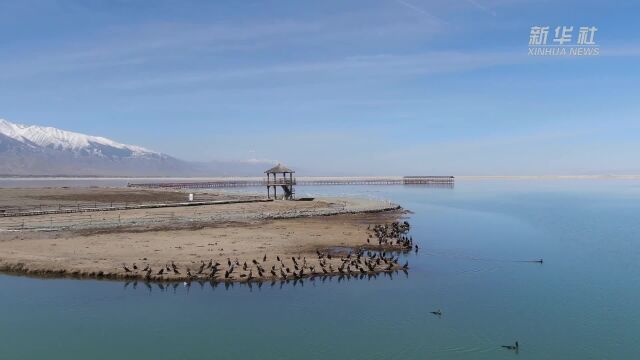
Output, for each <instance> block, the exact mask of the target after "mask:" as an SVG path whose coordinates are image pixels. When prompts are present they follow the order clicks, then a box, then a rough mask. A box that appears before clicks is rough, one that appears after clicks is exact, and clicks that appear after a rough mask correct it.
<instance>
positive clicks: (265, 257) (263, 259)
mask: <svg viewBox="0 0 640 360" xmlns="http://www.w3.org/2000/svg"><path fill="white" fill-rule="evenodd" d="M265 261H267V254H264V257H263V258H262V262H265Z"/></svg>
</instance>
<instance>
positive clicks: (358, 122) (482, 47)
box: [0, 0, 640, 175]
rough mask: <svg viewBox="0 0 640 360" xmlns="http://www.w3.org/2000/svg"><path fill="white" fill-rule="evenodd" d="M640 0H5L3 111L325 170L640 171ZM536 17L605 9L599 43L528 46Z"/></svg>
mask: <svg viewBox="0 0 640 360" xmlns="http://www.w3.org/2000/svg"><path fill="white" fill-rule="evenodd" d="M639 12H640V3H637V2H635V4H634V3H633V2H624V3H623V2H615V3H614V2H607V1H505V0H460V1H458V0H442V1H426V0H367V1H345V0H338V1H327V0H323V1H237V0H236V1H179V2H178V1H161V0H160V1H124V0H120V1H118V0H114V1H103V2H101V1H62V0H60V1H0V118H5V119H7V120H10V121H14V122H18V123H26V124H38V125H48V126H54V127H59V128H63V129H66V130H73V131H78V132H83V133H88V134H93V135H101V136H106V137H109V138H112V139H114V140H117V141H120V142H125V143H133V144H137V145H142V146H145V147H147V148H151V149H154V150H157V151H162V152H165V153H168V154H171V155H173V156H176V157H179V158H182V159H186V160H197V161H207V160H247V159H268V160H278V161H282V162H284V163H286V164H290V165H292V166H296V167H300V168H303V169H305V171H306V172H307V173H313V174H362V175H364V174H397V175H403V174H454V175H523V174H533V175H535V174H545V175H548V174H600V173H640V164H639V162H638V159H637V154H639V153H640V141H639V139H640V121H639V119H638V114H639V113H640V111H639V110H640V91H639V90H638V89H639V88H640V85H639V84H640V36H639V35H640V29H639V28H638V26H637V16H638V15H637V14H638V13H639ZM535 25H548V26H550V27H552V28H553V27H555V26H562V25H566V26H574V28H575V29H576V32H577V28H578V27H580V26H596V27H597V28H598V32H597V34H596V38H595V39H596V42H597V43H598V44H599V45H600V52H601V55H599V56H592V57H533V56H528V55H527V48H528V41H529V32H530V28H531V26H535ZM550 36H552V34H551V33H550Z"/></svg>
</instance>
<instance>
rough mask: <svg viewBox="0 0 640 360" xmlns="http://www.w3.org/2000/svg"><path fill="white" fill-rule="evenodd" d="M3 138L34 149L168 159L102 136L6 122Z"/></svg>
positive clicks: (1, 128)
mask: <svg viewBox="0 0 640 360" xmlns="http://www.w3.org/2000/svg"><path fill="white" fill-rule="evenodd" d="M0 134H2V135H5V136H7V137H9V138H11V139H13V140H16V141H18V142H20V143H23V144H25V145H27V146H31V147H41V148H48V149H53V150H59V151H73V152H80V153H84V154H91V155H95V156H104V157H126V156H131V157H137V156H152V157H157V156H159V157H162V156H164V155H163V154H160V153H157V152H153V151H151V150H147V149H145V148H143V147H140V146H134V145H126V144H121V143H118V142H115V141H113V140H110V139H107V138H104V137H100V136H91V135H84V134H80V133H76V132H71V131H65V130H60V129H56V128H53V127H44V126H36V125H22V124H15V123H12V122H9V121H7V120H4V119H0Z"/></svg>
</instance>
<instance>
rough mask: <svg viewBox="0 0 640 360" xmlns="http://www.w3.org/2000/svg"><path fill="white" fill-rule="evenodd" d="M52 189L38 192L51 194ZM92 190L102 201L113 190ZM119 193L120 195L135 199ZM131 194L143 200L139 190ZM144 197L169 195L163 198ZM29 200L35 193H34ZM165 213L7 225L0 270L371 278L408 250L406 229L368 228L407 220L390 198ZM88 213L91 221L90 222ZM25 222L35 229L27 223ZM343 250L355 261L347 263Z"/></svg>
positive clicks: (92, 275)
mask: <svg viewBox="0 0 640 360" xmlns="http://www.w3.org/2000/svg"><path fill="white" fill-rule="evenodd" d="M52 191H54V192H55V190H51V189H47V190H46V191H44V190H43V191H42V192H43V193H46V194H47V196H50V192H52ZM72 191H73V190H69V189H65V190H64V192H67V193H68V192H72ZM91 191H92V192H93V193H95V194H97V195H103V196H104V194H106V193H108V192H113V191H115V190H114V189H111V188H110V189H92V190H91ZM101 191H102V192H103V193H104V194H101ZM60 192H63V190H60ZM117 192H118V193H120V192H121V193H122V194H121V195H126V196H130V195H131V194H133V193H134V191H132V190H117ZM36 193H37V191H36ZM135 193H137V194H138V195H141V194H139V193H140V191H139V190H135ZM146 193H153V195H154V196H156V195H157V196H167V194H169V195H171V192H166V191H164V192H161V193H157V194H156V193H155V192H153V191H145V195H148V194H146ZM179 194H181V193H179ZM29 196H31V197H33V196H34V195H33V191H32V190H30V191H29ZM172 196H173V195H172ZM42 197H44V195H42V196H41V198H42ZM58 198H59V196H58ZM58 198H56V199H58ZM15 201H21V199H19V198H17V199H15ZM56 201H59V200H56ZM194 209H195V210H194ZM168 211H169V210H168V209H166V208H145V209H127V210H110V211H104V212H102V211H99V212H97V213H98V214H96V215H95V216H94V215H86V214H47V215H32V216H27V217H20V216H19V217H11V218H9V219H3V221H4V222H3V223H1V224H0V229H3V230H5V231H0V272H3V273H7V274H19V275H26V276H32V277H38V278H80V279H110V280H135V279H137V280H143V281H151V282H175V281H185V282H189V281H214V282H251V281H287V280H298V279H302V278H308V277H317V276H321V277H324V276H348V277H351V276H360V275H362V276H368V275H375V274H379V273H381V272H392V271H398V270H403V266H404V264H399V263H398V256H397V255H396V254H397V253H398V252H402V251H406V250H410V248H411V246H412V244H410V243H409V238H408V237H407V236H406V235H405V234H406V232H402V233H401V232H399V231H397V230H394V231H396V232H393V234H392V235H390V234H391V233H389V234H386V233H385V235H383V236H382V237H383V240H380V239H379V237H380V231H379V229H378V230H375V231H374V229H375V227H376V226H378V227H380V226H381V224H388V225H387V228H385V229H386V230H385V231H391V228H392V226H391V224H393V223H394V222H396V221H399V220H400V219H402V218H404V217H405V216H406V214H407V213H408V212H407V211H405V210H403V209H402V208H401V207H400V206H399V205H396V204H391V203H390V202H387V201H376V200H367V199H356V198H318V199H315V200H313V201H281V200H277V201H272V202H224V203H220V204H215V205H211V204H206V205H199V206H189V207H184V208H182V207H178V208H172V209H171V211H170V212H168ZM86 216H92V218H91V219H90V220H89V222H88V223H87V222H86ZM11 219H17V221H18V222H20V221H22V223H21V226H22V229H19V230H16V229H14V230H11V231H9V230H7V229H8V228H10V227H11V226H15V225H16V224H13V225H12V223H10V222H7V221H9V220H11ZM115 219H117V222H116V221H115ZM28 221H31V223H29V224H28V225H25V223H26V222H28ZM398 224H400V225H398ZM40 225H41V226H40ZM394 226H395V227H396V228H398V227H403V226H404V225H402V223H396V225H394ZM403 231H404V230H403ZM407 231H408V227H407ZM398 239H401V241H398ZM336 249H339V250H336ZM349 253H351V254H352V255H351V256H353V257H354V259H356V258H357V259H358V260H349V259H350V258H349V257H348V256H349V255H348V254H349ZM383 253H384V256H382V254H383ZM329 254H333V255H331V256H330V255H329ZM357 254H359V255H360V256H358V257H356V255H357ZM393 256H395V257H393ZM294 259H295V260H294ZM391 259H393V260H391ZM216 263H217V264H218V265H215V264H216ZM229 263H232V264H233V265H229ZM212 264H213V265H214V266H213V267H212V266H211V265H212ZM223 264H224V265H223ZM174 265H175V268H174V267H173V266H174ZM213 268H215V271H214V269H213ZM407 268H408V267H405V268H404V270H406V269H407ZM226 272H229V273H228V274H225V273H226Z"/></svg>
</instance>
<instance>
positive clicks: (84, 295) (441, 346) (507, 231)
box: [0, 180, 640, 359]
mask: <svg viewBox="0 0 640 360" xmlns="http://www.w3.org/2000/svg"><path fill="white" fill-rule="evenodd" d="M56 185H57V186H59V184H56ZM101 185H104V184H101ZM0 186H2V184H1V181H0ZM298 192H299V193H301V194H304V193H308V194H311V195H314V194H315V195H317V194H343V195H344V194H348V195H360V196H369V197H376V198H383V199H390V200H392V201H395V202H398V203H400V204H402V205H403V206H404V207H405V208H407V209H410V210H412V211H413V212H414V214H412V215H411V220H410V221H411V223H412V225H413V229H412V235H413V237H414V239H415V240H417V242H418V243H419V245H420V247H421V251H420V252H419V253H418V254H417V255H416V254H411V255H409V256H408V260H409V262H410V264H411V270H410V272H409V275H408V276H405V275H404V274H402V273H400V274H397V275H395V276H393V278H392V279H390V278H389V277H379V278H377V279H371V280H366V279H364V280H353V279H352V280H350V281H342V282H338V281H337V279H333V280H332V281H329V280H327V281H326V282H322V281H320V280H316V281H308V280H307V281H305V282H304V283H303V286H301V285H300V284H298V285H297V286H295V287H294V286H292V285H284V286H282V287H280V285H279V284H277V285H276V286H273V287H271V286H270V284H264V285H263V286H262V287H258V286H253V287H252V288H249V287H247V286H234V287H232V288H229V289H225V288H224V286H218V287H215V288H213V287H211V286H209V285H208V284H206V285H204V286H202V287H201V286H200V285H199V284H193V285H192V286H191V287H184V286H182V285H180V286H178V287H177V288H175V289H173V288H172V287H170V288H168V289H165V290H162V289H160V288H159V287H158V286H157V285H151V287H150V288H148V287H147V286H145V284H143V283H138V284H137V286H135V287H134V284H129V285H128V286H124V285H125V283H122V282H111V281H84V280H82V281H80V280H38V279H30V278H24V277H13V276H0V287H1V288H2V290H1V292H0V339H1V340H0V359H134V358H135V359H327V358H333V359H513V358H518V359H632V358H640V341H638V338H639V336H640V307H639V304H640V266H639V264H640V221H639V220H640V181H625V180H598V181H593V180H582V181H476V182H471V181H467V182H465V181H459V182H457V183H456V185H455V188H453V189H441V188H425V187H402V186H378V187H375V186H372V187H316V188H299V189H298ZM0 246H1V244H0ZM539 258H544V264H537V263H527V262H522V260H533V259H539ZM435 309H441V310H442V312H443V315H442V317H437V316H434V315H431V314H430V313H429V312H430V311H432V310H435ZM515 340H519V342H520V345H521V348H520V352H519V353H518V354H515V353H513V352H510V351H507V350H503V349H501V348H500V345H502V344H510V343H513V342H514V341H515Z"/></svg>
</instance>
